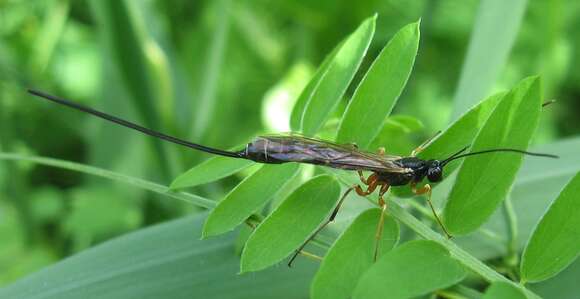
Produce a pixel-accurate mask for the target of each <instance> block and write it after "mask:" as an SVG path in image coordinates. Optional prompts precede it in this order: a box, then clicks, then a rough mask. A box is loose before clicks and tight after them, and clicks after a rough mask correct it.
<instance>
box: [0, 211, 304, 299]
mask: <svg viewBox="0 0 580 299" xmlns="http://www.w3.org/2000/svg"><path fill="white" fill-rule="evenodd" d="M204 216H205V213H204V214H202V215H197V216H194V217H187V218H183V219H179V220H175V221H171V222H167V223H164V224H161V225H155V226H153V227H149V228H146V229H142V230H140V231H137V232H135V233H131V234H127V235H124V236H121V237H119V238H116V239H113V240H111V241H108V242H105V243H103V244H101V245H98V246H95V247H93V248H91V249H88V250H86V251H83V252H81V253H79V254H77V255H74V256H72V257H70V258H67V259H66V260H64V261H61V262H59V263H57V264H54V265H52V266H49V267H48V268H45V269H44V270H41V271H38V272H36V273H33V274H31V275H29V276H27V277H24V278H23V279H21V280H19V281H17V282H15V283H14V284H12V285H9V286H7V287H4V288H2V289H0V298H30V299H33V298H45V299H52V298H54V299H68V298H75V299H76V298H208V299H211V298H216V299H217V298H232V299H234V298H237V299H242V298H263V299H266V298H288V299H290V298H306V297H307V296H308V287H309V283H310V280H311V279H312V276H313V275H314V271H315V267H313V266H311V264H308V263H301V264H300V265H298V264H297V265H296V267H294V268H292V271H288V269H287V268H285V267H284V268H282V267H281V268H273V269H269V270H266V271H263V272H260V273H255V274H253V275H243V276H241V275H236V272H237V269H238V266H239V258H237V257H236V256H235V255H234V254H233V251H234V249H233V239H234V234H233V233H230V234H227V235H224V236H220V237H218V238H213V239H211V240H204V241H201V240H199V232H200V230H201V225H202V223H203V218H204Z"/></svg>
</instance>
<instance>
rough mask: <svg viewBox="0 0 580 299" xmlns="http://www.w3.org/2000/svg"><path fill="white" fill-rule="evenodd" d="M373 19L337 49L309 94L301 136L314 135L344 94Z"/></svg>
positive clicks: (365, 46) (372, 27) (368, 38)
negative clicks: (302, 134)
mask: <svg viewBox="0 0 580 299" xmlns="http://www.w3.org/2000/svg"><path fill="white" fill-rule="evenodd" d="M376 19H377V16H376V15H375V16H373V17H370V18H368V19H366V20H365V21H364V22H363V23H362V24H361V25H360V26H359V27H358V28H357V29H356V31H355V32H354V33H352V34H351V35H350V36H349V37H348V38H347V39H346V41H345V42H344V44H343V45H342V46H341V47H340V50H338V52H337V53H336V56H334V58H333V59H332V61H331V62H330V64H329V65H328V70H327V71H326V73H325V74H323V76H322V77H321V78H320V82H319V83H318V86H316V88H315V89H314V91H313V92H312V96H311V97H310V100H309V101H308V103H307V104H306V107H305V109H304V114H303V116H302V125H301V128H302V132H303V133H304V134H306V135H313V134H315V133H316V132H317V131H318V130H319V129H320V127H322V125H323V124H324V122H325V121H326V119H327V118H328V116H329V115H330V113H331V112H332V111H333V110H334V108H335V107H336V105H337V104H338V101H339V100H340V98H341V97H342V95H343V94H344V93H345V91H346V89H347V87H348V85H349V84H350V81H351V80H352V78H353V77H354V74H355V73H356V71H357V70H358V68H359V66H360V63H361V62H362V59H363V57H364V55H365V54H366V52H367V49H368V47H369V45H370V43H371V40H372V38H373V35H374V33H375V24H376Z"/></svg>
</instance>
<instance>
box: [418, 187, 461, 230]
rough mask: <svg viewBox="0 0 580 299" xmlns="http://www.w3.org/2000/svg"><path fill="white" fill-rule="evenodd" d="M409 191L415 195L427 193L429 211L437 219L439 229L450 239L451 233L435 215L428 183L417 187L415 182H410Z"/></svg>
mask: <svg viewBox="0 0 580 299" xmlns="http://www.w3.org/2000/svg"><path fill="white" fill-rule="evenodd" d="M411 191H413V193H415V194H416V195H422V194H425V193H427V203H429V206H430V207H431V211H432V212H433V216H435V220H437V223H439V226H441V229H442V230H443V232H444V233H445V235H446V236H447V239H451V235H450V234H449V232H448V231H447V229H446V228H445V225H443V221H441V219H440V218H439V216H438V215H437V212H436V211H435V207H434V206H433V202H431V186H430V185H429V184H425V186H423V187H421V188H419V189H417V183H411Z"/></svg>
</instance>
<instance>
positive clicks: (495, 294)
mask: <svg viewBox="0 0 580 299" xmlns="http://www.w3.org/2000/svg"><path fill="white" fill-rule="evenodd" d="M526 298H527V297H526V295H524V294H523V293H522V292H521V291H520V290H519V289H518V288H516V287H514V286H512V285H511V284H509V283H505V282H499V281H498V282H494V283H492V284H491V286H490V287H489V288H487V290H485V294H484V295H483V298H482V299H526Z"/></svg>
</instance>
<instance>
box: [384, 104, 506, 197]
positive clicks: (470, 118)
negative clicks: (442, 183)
mask: <svg viewBox="0 0 580 299" xmlns="http://www.w3.org/2000/svg"><path fill="white" fill-rule="evenodd" d="M504 96H505V93H498V94H495V95H493V96H490V97H488V98H487V99H485V100H484V101H482V102H480V103H479V104H477V105H476V106H474V107H472V108H471V109H470V110H469V111H467V112H466V113H465V114H463V115H462V116H461V117H460V118H459V119H458V120H457V121H456V122H454V123H452V124H451V125H449V127H448V128H447V129H445V130H444V131H443V132H441V134H440V135H439V136H438V137H437V138H436V139H434V140H433V142H431V144H429V145H428V146H427V147H426V148H425V149H424V150H423V151H421V152H420V153H419V154H418V155H417V157H419V158H421V159H426V160H428V159H438V160H442V159H445V158H446V157H449V156H451V155H452V154H454V153H456V152H457V151H458V150H460V149H462V148H464V147H465V146H467V145H469V144H470V143H472V142H473V138H475V136H476V135H477V132H479V130H480V129H481V127H482V126H483V124H485V121H486V120H487V119H488V117H489V115H490V114H491V112H492V111H493V109H494V108H495V107H496V106H497V103H499V101H500V100H501V99H502V98H503V97H504ZM459 165H460V161H453V162H451V163H449V164H448V165H447V166H446V167H445V168H444V175H443V178H446V177H449V176H450V175H451V173H453V172H454V171H455V170H456V169H457V167H459ZM430 184H431V185H432V186H436V185H437V184H438V183H430ZM391 190H392V191H391V192H393V193H394V194H396V195H397V196H399V197H405V196H414V194H413V193H412V192H411V188H410V187H409V186H401V187H394V188H392V189H391Z"/></svg>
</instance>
